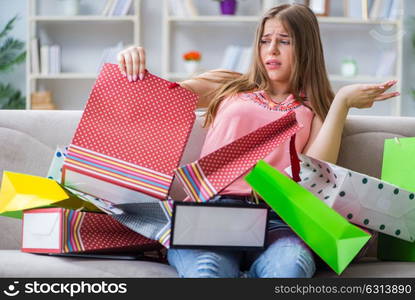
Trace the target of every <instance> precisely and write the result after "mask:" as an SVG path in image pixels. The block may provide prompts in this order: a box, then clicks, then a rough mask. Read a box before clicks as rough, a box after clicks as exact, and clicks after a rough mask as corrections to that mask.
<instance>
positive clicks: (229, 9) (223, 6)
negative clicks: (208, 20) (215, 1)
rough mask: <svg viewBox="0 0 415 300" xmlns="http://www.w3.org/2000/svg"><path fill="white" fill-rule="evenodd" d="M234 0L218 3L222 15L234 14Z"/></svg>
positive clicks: (235, 2)
mask: <svg viewBox="0 0 415 300" xmlns="http://www.w3.org/2000/svg"><path fill="white" fill-rule="evenodd" d="M236 5H237V1H236V0H222V1H220V11H221V13H222V15H234V14H235V12H236Z"/></svg>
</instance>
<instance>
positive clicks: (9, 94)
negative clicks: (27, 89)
mask: <svg viewBox="0 0 415 300" xmlns="http://www.w3.org/2000/svg"><path fill="white" fill-rule="evenodd" d="M25 107H26V98H25V97H23V96H22V93H21V92H20V91H19V90H16V89H14V88H13V87H12V86H11V85H10V84H7V85H4V84H2V83H0V109H24V108H25Z"/></svg>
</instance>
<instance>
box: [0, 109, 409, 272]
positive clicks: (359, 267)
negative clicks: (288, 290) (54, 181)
mask: <svg viewBox="0 0 415 300" xmlns="http://www.w3.org/2000/svg"><path fill="white" fill-rule="evenodd" d="M81 114H82V112H81V111H36V110H0V145H1V146H0V147H1V151H0V169H1V171H3V170H8V171H13V172H22V173H27V174H33V175H39V176H45V175H46V174H47V171H48V168H49V164H50V162H51V160H52V156H53V153H54V150H55V148H56V146H57V145H61V146H62V145H67V144H68V143H69V142H70V140H71V137H72V135H73V133H74V131H75V129H76V126H77V124H78V122H79V120H80V117H81ZM196 115H197V119H196V122H195V125H194V128H193V130H192V133H191V136H190V140H189V143H188V146H187V148H186V150H185V153H184V155H183V160H182V163H185V162H189V161H192V160H195V159H197V158H198V155H199V154H200V149H201V146H202V143H203V140H204V135H205V133H206V130H205V129H203V128H202V127H201V124H202V116H201V112H197V113H196ZM395 136H397V137H408V136H415V118H406V117H373V116H372V117H369V116H349V117H348V119H347V123H346V127H345V130H344V134H343V138H342V144H341V151H340V156H339V161H338V164H339V165H341V166H344V167H347V168H350V169H353V170H356V171H358V172H362V173H366V174H368V175H371V176H375V177H379V176H380V172H381V164H382V153H383V141H384V139H385V138H393V137H395ZM1 173H2V172H1ZM0 176H1V175H0ZM172 196H173V198H175V199H180V198H181V197H183V196H184V194H183V191H182V190H181V189H180V188H179V186H178V184H177V182H175V183H174V184H173V187H172ZM20 244H21V221H20V220H17V219H12V218H7V217H0V277H146V278H153V277H177V276H178V275H177V273H176V271H175V269H174V268H172V267H170V266H169V265H167V264H163V263H157V262H150V261H140V260H133V261H131V260H113V259H105V260H104V259H97V258H94V259H93V258H73V257H56V256H49V255H40V254H30V253H22V252H20V250H19V248H20ZM315 276H316V277H338V275H336V274H335V273H334V272H333V271H331V270H330V269H328V268H319V269H318V270H317V272H316V274H315ZM340 277H415V263H413V262H389V261H379V260H377V259H376V243H374V245H373V246H372V247H371V248H370V249H369V250H368V252H367V254H366V257H364V258H362V259H360V260H359V261H356V262H353V263H352V264H351V265H350V266H349V267H348V268H347V269H346V270H345V271H344V272H343V273H342V274H341V276H340Z"/></svg>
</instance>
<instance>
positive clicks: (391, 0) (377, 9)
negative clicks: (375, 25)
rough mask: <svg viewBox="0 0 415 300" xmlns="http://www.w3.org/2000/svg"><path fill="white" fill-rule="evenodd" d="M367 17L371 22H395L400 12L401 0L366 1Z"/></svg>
mask: <svg viewBox="0 0 415 300" xmlns="http://www.w3.org/2000/svg"><path fill="white" fill-rule="evenodd" d="M367 8H368V17H369V18H370V19H373V20H396V19H397V18H398V16H399V13H400V10H401V0H368V2H367Z"/></svg>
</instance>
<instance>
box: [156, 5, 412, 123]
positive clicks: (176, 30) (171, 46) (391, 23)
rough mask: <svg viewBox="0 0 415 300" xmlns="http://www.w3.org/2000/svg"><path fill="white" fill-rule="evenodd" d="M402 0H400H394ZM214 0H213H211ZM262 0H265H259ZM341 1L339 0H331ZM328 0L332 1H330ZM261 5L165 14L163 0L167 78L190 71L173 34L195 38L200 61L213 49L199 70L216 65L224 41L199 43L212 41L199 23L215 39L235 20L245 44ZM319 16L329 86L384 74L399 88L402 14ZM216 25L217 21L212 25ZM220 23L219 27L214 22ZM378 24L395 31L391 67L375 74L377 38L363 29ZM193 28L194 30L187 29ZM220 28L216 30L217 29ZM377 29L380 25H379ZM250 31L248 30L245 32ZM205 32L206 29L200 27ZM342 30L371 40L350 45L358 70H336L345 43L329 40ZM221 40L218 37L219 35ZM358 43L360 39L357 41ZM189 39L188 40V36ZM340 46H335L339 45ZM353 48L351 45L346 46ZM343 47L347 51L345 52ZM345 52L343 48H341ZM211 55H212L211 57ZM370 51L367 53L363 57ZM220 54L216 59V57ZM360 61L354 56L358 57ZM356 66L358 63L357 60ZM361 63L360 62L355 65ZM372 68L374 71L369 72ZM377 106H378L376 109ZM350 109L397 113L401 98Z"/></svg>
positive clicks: (370, 79)
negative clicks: (230, 11) (227, 11)
mask: <svg viewBox="0 0 415 300" xmlns="http://www.w3.org/2000/svg"><path fill="white" fill-rule="evenodd" d="M396 1H402V0H396ZM193 2H194V3H195V5H196V6H198V7H201V3H200V0H193ZM212 2H215V1H212ZM264 2H265V1H264ZM336 2H339V3H340V2H342V1H336ZM404 2H405V1H402V2H401V5H402V8H403V9H405V8H404V5H405V3H404ZM331 3H333V1H332V2H331ZM262 5H263V6H262V10H260V11H258V13H257V14H254V15H238V14H237V15H234V16H221V15H211V14H209V15H204V14H203V13H202V12H200V15H197V16H187V17H183V16H174V15H171V14H170V11H169V6H168V0H164V6H163V39H162V58H163V60H162V68H161V71H162V76H163V77H164V78H166V79H169V80H174V81H180V80H184V79H186V78H188V77H189V75H188V74H186V73H185V72H183V69H181V67H180V63H181V57H180V54H181V53H183V52H185V51H188V50H190V49H180V50H179V49H177V48H180V47H183V46H182V45H183V44H185V42H186V39H185V38H182V39H181V40H180V41H179V42H176V38H177V36H179V38H180V35H186V36H185V37H186V38H187V40H191V39H192V38H194V40H195V41H197V43H196V42H194V43H193V44H194V45H195V47H196V48H197V49H195V50H200V51H201V52H202V63H203V56H204V53H205V52H208V51H215V52H217V54H216V55H215V56H212V55H211V53H207V54H208V55H211V56H210V58H209V63H208V65H203V66H202V68H201V69H202V70H208V69H214V68H218V67H220V59H221V54H223V50H224V47H226V44H223V45H218V46H217V47H216V49H212V47H211V48H209V45H208V44H207V43H206V44H205V43H204V40H206V41H212V37H211V36H207V34H206V38H205V39H203V38H201V37H200V36H198V35H199V31H200V30H198V28H203V27H201V26H204V27H205V28H207V27H209V26H211V27H212V31H214V34H212V36H213V37H214V38H216V39H218V40H220V38H219V36H220V35H223V34H226V30H227V28H230V27H231V28H236V26H240V27H243V28H247V30H246V32H247V33H246V38H245V39H242V40H241V43H243V44H244V45H245V46H246V45H248V46H249V45H251V42H252V41H251V39H252V38H253V35H254V30H253V28H255V27H256V24H257V22H258V21H259V19H260V14H262V12H263V11H264V9H265V4H264V3H263V4H262ZM318 21H319V24H320V30H321V33H322V39H323V44H324V42H327V43H328V44H330V43H331V44H333V45H332V46H331V47H330V46H328V47H326V45H324V49H325V55H326V64H327V69H328V72H329V79H330V81H331V83H332V86H333V89H334V90H335V91H337V89H338V88H339V87H341V86H343V85H346V84H353V83H380V82H384V81H388V80H393V79H397V80H398V83H397V85H396V87H395V88H394V91H395V90H396V91H399V92H401V94H402V69H403V36H402V35H400V34H399V33H400V32H403V16H400V17H399V18H398V19H396V20H384V19H368V18H350V17H344V16H342V15H333V16H328V17H318ZM214 26H216V27H214ZM219 26H221V27H219ZM381 26H386V27H389V29H390V28H392V29H393V30H392V31H393V32H395V33H396V35H395V40H394V42H392V43H389V47H390V48H391V49H393V51H395V52H396V59H395V64H394V72H393V73H392V74H390V75H387V76H381V77H377V76H375V75H374V74H375V70H376V68H377V66H378V64H379V63H381V62H379V61H378V60H377V59H376V55H378V54H379V52H380V50H379V49H377V48H375V47H377V46H378V45H376V41H371V40H370V39H371V38H370V37H369V38H368V37H367V33H368V32H370V31H371V30H379V29H378V28H381ZM192 28H193V31H192ZM217 28H220V30H216V29H217ZM380 30H381V29H380ZM249 31H250V33H248V32H249ZM204 34H205V33H204ZM341 35H343V36H344V37H346V38H348V37H350V36H351V40H353V42H356V47H357V48H361V47H362V45H363V46H365V45H367V44H368V43H369V42H370V43H373V44H374V46H373V48H370V46H367V47H369V48H368V49H363V48H364V47H363V48H362V51H359V50H356V49H354V50H353V51H354V52H355V54H354V55H353V58H355V59H357V60H360V62H361V64H362V65H363V68H362V69H363V70H361V71H360V70H359V73H358V75H357V76H354V77H345V76H342V75H340V64H341V59H343V58H345V56H337V57H336V54H337V52H339V55H341V54H340V53H341V49H339V47H341V45H342V44H344V45H345V46H346V47H345V48H346V49H347V46H350V44H349V45H348V44H347V41H345V40H341V39H340V40H339V42H333V41H334V40H336V39H338V36H341ZM222 40H223V39H222ZM351 43H352V42H351ZM360 43H361V44H360ZM188 44H191V43H190V42H189V43H188ZM339 50H340V51H339ZM350 51H352V50H350ZM368 51H373V55H368V53H371V52H368ZM346 53H347V52H346ZM343 55H345V54H343ZM212 57H213V58H212ZM367 57H369V59H367ZM218 60H219V61H218ZM358 63H359V61H358ZM359 67H360V66H359ZM359 69H360V68H359ZM372 71H373V72H372ZM386 105H388V106H386ZM376 109H378V111H376ZM352 113H355V114H360V113H364V114H374V115H376V114H377V115H385V114H386V115H397V116H399V115H401V114H402V103H401V97H396V98H395V99H394V100H391V101H389V102H387V103H386V104H383V103H381V104H377V105H376V107H375V108H374V109H369V110H359V111H357V110H352Z"/></svg>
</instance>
